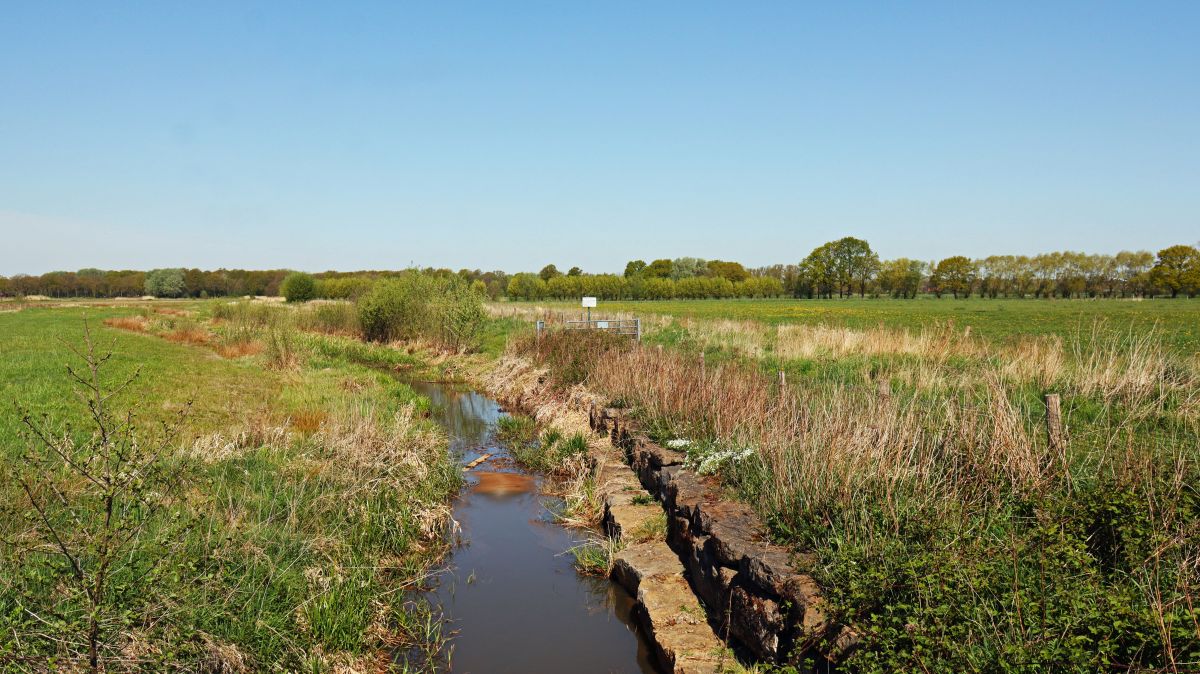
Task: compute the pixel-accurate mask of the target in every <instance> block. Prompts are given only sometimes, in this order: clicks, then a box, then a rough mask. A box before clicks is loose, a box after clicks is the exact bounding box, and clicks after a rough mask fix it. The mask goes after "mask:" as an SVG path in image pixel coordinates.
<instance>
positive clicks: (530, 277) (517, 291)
mask: <svg viewBox="0 0 1200 674" xmlns="http://www.w3.org/2000/svg"><path fill="white" fill-rule="evenodd" d="M507 294H508V296H509V297H510V298H512V299H514V300H540V299H542V298H543V297H545V296H546V282H545V281H543V280H542V278H541V277H540V276H538V275H537V274H529V273H525V272H522V273H520V274H514V275H513V277H512V278H511V279H509V280H508V291H507Z"/></svg>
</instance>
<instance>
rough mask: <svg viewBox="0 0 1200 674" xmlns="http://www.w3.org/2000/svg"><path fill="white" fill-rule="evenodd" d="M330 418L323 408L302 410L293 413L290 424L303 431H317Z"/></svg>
mask: <svg viewBox="0 0 1200 674" xmlns="http://www.w3.org/2000/svg"><path fill="white" fill-rule="evenodd" d="M328 418H329V415H328V414H327V413H326V412H325V411H323V410H300V411H297V412H293V413H292V415H291V417H290V418H289V420H288V421H289V424H288V425H290V426H291V427H292V428H294V429H296V430H297V431H300V432H301V433H316V432H317V431H318V430H320V429H321V426H322V425H323V424H324V423H325V420H326V419H328Z"/></svg>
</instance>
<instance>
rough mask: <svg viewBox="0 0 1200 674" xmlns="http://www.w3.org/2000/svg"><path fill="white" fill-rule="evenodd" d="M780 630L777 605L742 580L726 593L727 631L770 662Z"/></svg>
mask: <svg viewBox="0 0 1200 674" xmlns="http://www.w3.org/2000/svg"><path fill="white" fill-rule="evenodd" d="M783 629H784V620H783V614H782V613H781V612H780V610H779V604H777V603H776V602H774V601H772V600H771V599H768V598H767V597H764V596H762V595H761V594H759V593H757V592H755V591H754V589H753V588H752V587H748V586H747V585H745V584H744V583H735V584H734V586H733V589H732V590H731V591H730V593H729V631H730V632H731V633H732V634H733V635H734V636H735V637H737V639H738V641H740V642H742V643H743V644H744V645H745V646H746V647H747V648H749V649H750V650H751V651H753V652H754V654H755V655H757V656H758V657H760V658H762V659H764V660H767V661H769V662H774V661H775V658H776V657H777V655H778V654H779V642H780V635H781V633H782V632H783Z"/></svg>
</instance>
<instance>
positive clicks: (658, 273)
mask: <svg viewBox="0 0 1200 674" xmlns="http://www.w3.org/2000/svg"><path fill="white" fill-rule="evenodd" d="M642 275H643V276H645V277H646V278H671V261H670V260H666V259H662V260H655V261H654V262H651V263H650V264H648V265H646V268H645V269H643V270H642Z"/></svg>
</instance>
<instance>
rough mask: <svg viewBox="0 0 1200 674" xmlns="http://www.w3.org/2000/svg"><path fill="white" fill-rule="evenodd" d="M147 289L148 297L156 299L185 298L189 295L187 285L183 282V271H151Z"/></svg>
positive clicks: (147, 279)
mask: <svg viewBox="0 0 1200 674" xmlns="http://www.w3.org/2000/svg"><path fill="white" fill-rule="evenodd" d="M145 289H146V294H147V295H153V296H155V297H183V295H184V294H186V293H187V284H185V283H184V280H183V270H182V269H154V270H151V271H150V272H147V274H146V282H145Z"/></svg>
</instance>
